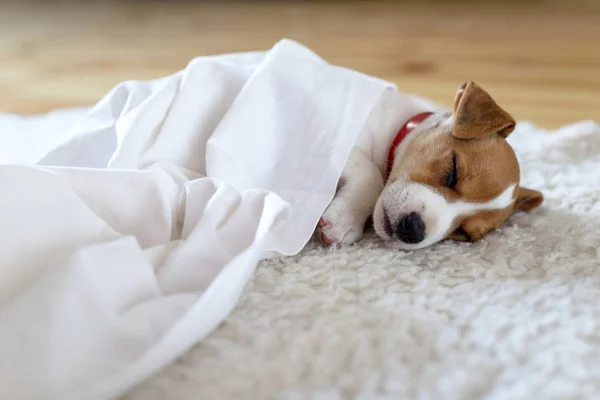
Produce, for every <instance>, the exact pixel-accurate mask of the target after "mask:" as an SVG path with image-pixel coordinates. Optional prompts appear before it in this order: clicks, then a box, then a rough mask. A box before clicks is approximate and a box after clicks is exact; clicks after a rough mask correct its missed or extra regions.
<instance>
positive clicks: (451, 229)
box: [373, 82, 543, 249]
mask: <svg viewBox="0 0 600 400" xmlns="http://www.w3.org/2000/svg"><path fill="white" fill-rule="evenodd" d="M514 127H515V121H514V119H513V118H512V117H511V116H510V115H509V114H508V113H507V112H506V111H504V110H503V109H502V108H500V107H499V106H498V104H496V102H495V101H494V100H493V99H492V98H491V96H490V95H489V94H488V93H487V92H485V91H484V90H483V89H481V88H480V87H479V86H478V85H477V84H475V83H474V82H466V83H465V84H463V85H462V86H461V87H460V88H459V90H458V92H457V93H456V97H455V99H454V106H453V110H452V112H443V111H442V112H437V113H434V114H432V115H431V116H429V117H428V118H427V119H426V120H424V121H423V122H422V123H421V124H420V125H418V126H417V127H416V128H414V130H413V131H412V132H411V133H410V134H409V135H408V136H407V137H406V138H405V139H404V140H403V141H402V142H401V143H400V145H399V146H398V147H397V149H396V153H395V161H394V164H393V167H392V169H391V172H390V175H389V177H388V180H387V183H386V185H385V188H384V190H383V192H382V194H381V196H380V197H379V200H378V201H377V204H376V206H375V210H374V213H373V223H374V227H375V231H376V232H377V234H378V235H379V236H381V237H382V238H384V239H387V240H390V241H394V243H395V244H397V246H398V247H399V248H401V249H418V248H422V247H426V246H429V245H432V244H434V243H437V242H439V241H441V240H444V239H452V240H459V241H477V240H479V239H481V238H482V237H483V236H484V235H485V234H487V233H488V232H491V231H493V230H495V229H496V228H498V227H499V226H501V225H502V224H503V223H504V222H505V221H506V220H507V219H508V217H509V216H510V215H511V214H512V213H513V212H514V211H516V210H525V211H529V210H531V209H533V208H535V207H538V206H539V205H540V204H541V203H542V201H543V196H542V194H541V193H540V192H538V191H535V190H530V189H526V188H524V187H521V186H520V185H519V182H520V171H519V163H518V161H517V157H516V155H515V153H514V151H513V149H512V148H511V146H510V145H509V144H508V143H507V142H506V137H507V136H508V135H509V134H510V133H511V132H512V131H513V129H514Z"/></svg>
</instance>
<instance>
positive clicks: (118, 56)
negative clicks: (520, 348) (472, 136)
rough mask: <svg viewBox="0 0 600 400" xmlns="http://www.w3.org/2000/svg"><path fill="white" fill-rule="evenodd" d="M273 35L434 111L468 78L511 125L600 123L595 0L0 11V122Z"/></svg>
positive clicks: (29, 5) (59, 5)
mask: <svg viewBox="0 0 600 400" xmlns="http://www.w3.org/2000/svg"><path fill="white" fill-rule="evenodd" d="M283 37H286V38H291V39H295V40H297V41H300V42H301V43H303V44H305V45H307V46H309V47H310V48H311V49H313V50H314V51H316V52H317V53H318V54H320V55H321V56H322V57H324V58H326V59H327V60H328V61H329V62H331V63H335V64H338V65H342V66H345V67H348V68H352V69H356V70H359V71H362V72H365V73H367V74H372V75H376V76H378V77H381V78H384V79H387V80H390V81H393V82H394V83H396V84H397V85H398V87H399V89H400V90H403V91H407V92H413V93H417V94H420V95H423V96H427V97H429V98H431V99H433V100H434V101H437V102H439V103H442V104H447V105H449V104H451V102H452V99H453V96H454V92H455V90H456V89H457V88H458V86H459V85H460V84H461V83H462V82H463V81H464V80H467V79H473V80H475V81H477V82H478V83H479V84H480V85H482V86H483V87H484V88H485V89H487V90H488V91H489V92H491V93H492V95H493V96H494V97H495V98H496V100H497V101H498V102H499V103H500V104H501V105H502V106H504V107H505V108H506V109H508V111H510V112H511V113H512V114H513V116H514V117H515V118H517V119H519V120H523V119H526V120H530V121H533V122H534V123H536V124H538V125H540V126H542V127H546V128H555V127H558V126H560V125H563V124H567V123H571V122H574V121H578V120H582V119H594V120H597V121H600V1H595V0H565V1H559V0H529V1H527V0H522V1H518V0H512V1H500V0H499V1H488V2H486V1H484V0H481V1H442V0H437V1H435V0H414V1H395V2H383V1H363V2H350V1H300V0H296V1H294V0H289V1H271V2H259V1H240V2H232V1H226V0H222V1H212V2H206V1H175V0H172V1H168V0H165V1H149V0H146V1H144V0H138V1H133V0H132V1H117V0H112V1H99V0H88V1H85V0H82V1H55V0H46V1H37V2H36V1H28V0H13V1H7V0H0V112H15V113H39V112H45V111H49V110H52V109H56V108H62V107H71V106H78V105H85V104H91V103H95V102H96V101H97V100H99V99H100V98H101V97H102V96H103V95H104V94H105V93H106V92H107V91H108V90H110V89H111V88H112V87H113V86H114V85H115V84H117V83H118V82H120V81H123V80H129V79H136V80H146V79H152V78H157V77H161V76H165V75H168V74H171V73H173V72H176V71H178V70H180V69H182V68H184V67H185V66H186V64H187V63H188V62H189V61H190V59H192V58H193V57H196V56H200V55H209V54H216V53H224V52H238V51H247V50H266V49H269V48H270V47H271V46H272V45H273V44H274V43H275V42H276V41H278V40H279V39H281V38H283Z"/></svg>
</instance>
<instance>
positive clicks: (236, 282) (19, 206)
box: [0, 41, 391, 400]
mask: <svg viewBox="0 0 600 400" xmlns="http://www.w3.org/2000/svg"><path fill="white" fill-rule="evenodd" d="M390 88H391V85H390V84H388V83H387V82H384V81H381V80H378V79H375V78H372V77H369V76H365V75H362V74H360V73H357V72H354V71H349V70H347V69H343V68H340V67H336V66H331V65H329V64H327V63H326V62H325V61H323V60H322V59H320V58H319V57H317V56H316V55H315V54H313V53H312V52H310V51H309V50H308V49H306V48H304V47H302V46H301V45H299V44H297V43H294V42H291V41H282V42H280V43H278V44H277V45H276V46H274V48H273V49H271V50H270V51H268V52H266V53H264V52H258V53H246V54H234V55H224V56H216V57H205V58H198V59H195V60H193V61H192V62H191V63H190V64H189V66H188V67H187V68H186V69H185V70H183V71H181V72H179V73H177V74H175V75H173V76H169V77H166V78H163V79H159V80H157V81H153V82H125V83H122V84H120V85H118V86H117V87H116V88H114V90H112V91H111V92H110V93H109V94H108V95H107V96H106V97H105V98H104V99H102V100H101V101H100V102H99V103H98V104H97V105H96V106H95V107H93V108H92V109H90V110H88V111H85V112H86V113H85V115H82V111H81V110H71V111H67V112H64V113H58V114H54V115H50V116H43V117H37V118H31V119H28V118H21V117H16V116H4V117H2V118H1V119H0V164H2V165H0V183H1V185H2V186H1V187H2V192H1V193H0V221H1V223H0V245H1V246H2V248H1V249H2V250H1V253H0V398H1V399H11V400H20V399H60V400H66V399H74V400H85V399H108V398H112V397H115V396H118V395H121V394H122V393H124V392H125V391H126V390H128V389H130V388H131V387H132V386H133V385H135V384H137V383H139V382H141V381H142V380H143V379H145V378H146V377H148V376H149V375H150V374H151V373H153V372H155V371H157V370H159V369H160V368H162V367H164V366H165V365H166V364H167V363H169V362H170V361H172V360H173V359H174V358H176V357H177V356H179V355H181V354H182V353H184V352H185V351H186V350H187V349H188V348H190V347H191V346H192V345H193V344H195V343H197V342H198V341H199V340H201V339H203V338H204V337H206V336H207V335H208V334H209V333H210V332H211V331H212V330H213V329H214V328H215V327H216V326H217V325H218V324H219V323H220V322H221V321H222V320H223V319H224V318H225V317H226V316H227V315H228V314H229V313H230V312H231V310H232V309H233V308H234V306H235V304H236V301H237V300H238V297H239V295H240V293H241V291H242V290H243V288H244V287H245V285H246V283H247V281H248V279H249V278H250V276H251V274H252V272H253V271H254V268H255V266H256V264H257V262H258V261H259V260H260V259H261V258H263V257H265V256H266V255H268V254H270V253H272V252H273V253H279V254H295V253H297V252H298V251H300V250H301V249H302V247H303V246H304V245H305V244H306V242H307V241H308V240H309V239H310V236H311V234H312V231H313V229H314V226H315V225H316V223H317V220H318V218H319V216H320V214H321V213H322V212H323V210H324V209H325V207H326V206H327V204H328V202H329V201H330V199H331V198H332V196H333V194H334V191H335V186H336V181H337V179H338V177H339V175H340V173H341V170H342V168H343V165H344V162H345V159H346V157H347V155H348V153H349V151H350V149H351V147H352V145H353V143H354V141H355V139H356V138H357V136H358V135H359V133H360V132H361V131H362V130H363V129H365V126H367V123H368V118H369V115H370V114H371V113H372V112H373V111H374V109H375V107H376V105H377V102H378V100H379V99H380V98H381V96H382V93H383V92H384V91H385V90H390ZM73 124H74V125H73ZM69 126H72V127H71V128H70V129H67V127H69Z"/></svg>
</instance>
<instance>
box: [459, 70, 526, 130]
mask: <svg viewBox="0 0 600 400" xmlns="http://www.w3.org/2000/svg"><path fill="white" fill-rule="evenodd" d="M453 114H454V128H453V132H452V134H453V135H454V136H455V137H457V138H459V139H482V138H485V137H488V136H491V135H494V134H498V135H500V136H502V137H504V138H506V137H507V136H508V135H510V133H511V132H512V131H513V129H515V120H514V119H513V117H512V116H511V115H510V114H509V113H507V112H506V111H504V110H503V109H502V108H500V106H498V104H496V102H495V101H494V99H492V97H491V96H490V95H489V94H488V93H487V92H486V91H485V90H483V89H482V88H480V87H479V86H478V85H477V84H476V83H475V82H473V81H468V82H465V83H464V84H463V85H462V86H461V87H460V88H459V89H458V92H456V97H455V98H454V108H453Z"/></svg>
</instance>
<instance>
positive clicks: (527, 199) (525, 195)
mask: <svg viewBox="0 0 600 400" xmlns="http://www.w3.org/2000/svg"><path fill="white" fill-rule="evenodd" d="M543 201H544V195H543V194H542V193H541V192H538V191H537V190H532V189H527V188H524V187H519V193H518V195H517V201H516V203H515V211H516V210H522V211H531V210H533V209H534V208H536V207H539V206H540V205H541V204H542V202H543Z"/></svg>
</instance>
